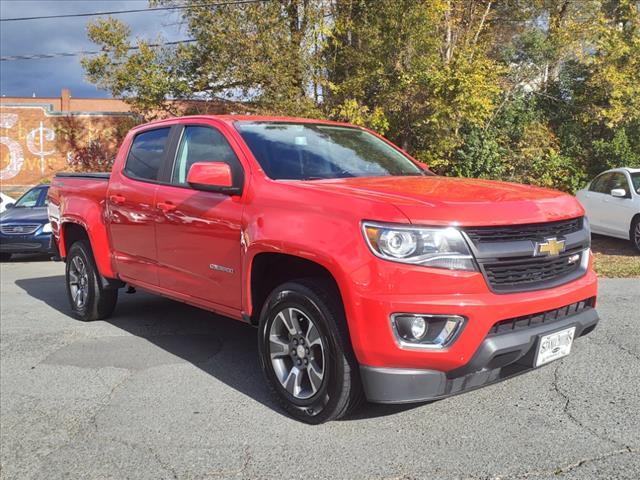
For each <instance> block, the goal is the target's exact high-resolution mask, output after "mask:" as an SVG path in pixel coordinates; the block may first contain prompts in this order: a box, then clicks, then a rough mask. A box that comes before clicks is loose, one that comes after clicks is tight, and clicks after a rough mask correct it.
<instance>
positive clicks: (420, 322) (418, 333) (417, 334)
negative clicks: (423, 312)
mask: <svg viewBox="0 0 640 480" xmlns="http://www.w3.org/2000/svg"><path fill="white" fill-rule="evenodd" d="M425 333H427V322H425V321H424V318H422V317H414V318H413V320H412V321H411V335H412V336H413V338H415V339H416V340H420V339H421V338H422V337H423V336H424V334H425Z"/></svg>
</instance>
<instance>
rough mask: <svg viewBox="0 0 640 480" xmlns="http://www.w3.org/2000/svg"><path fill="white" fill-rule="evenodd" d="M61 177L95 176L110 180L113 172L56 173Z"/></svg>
mask: <svg viewBox="0 0 640 480" xmlns="http://www.w3.org/2000/svg"><path fill="white" fill-rule="evenodd" d="M55 176H56V177H60V178H95V179H99V180H109V178H110V177H111V173H109V172H86V173H78V172H60V173H57V174H56V175H55Z"/></svg>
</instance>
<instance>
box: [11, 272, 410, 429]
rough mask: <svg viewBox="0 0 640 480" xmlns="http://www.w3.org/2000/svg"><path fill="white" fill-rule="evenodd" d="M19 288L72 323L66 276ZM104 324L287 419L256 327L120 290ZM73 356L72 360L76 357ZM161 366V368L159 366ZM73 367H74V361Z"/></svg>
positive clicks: (384, 408) (123, 361) (370, 407)
mask: <svg viewBox="0 0 640 480" xmlns="http://www.w3.org/2000/svg"><path fill="white" fill-rule="evenodd" d="M15 283H16V285H17V286H18V287H20V288H21V289H23V290H24V291H25V292H27V294H28V295H29V296H31V297H33V298H35V299H38V300H40V301H42V302H44V303H46V304H47V305H49V306H50V307H52V308H53V309H55V310H57V311H58V312H60V313H62V314H64V315H66V316H68V317H69V318H70V319H73V317H72V316H71V315H70V310H69V305H68V301H67V295H66V291H65V287H64V285H65V281H64V276H62V275H57V276H50V277H41V278H30V279H21V280H16V282H15ZM74 320H75V319H74ZM75 321H78V322H79V323H83V322H81V321H79V320H75ZM103 322H106V323H109V324H110V325H113V326H114V327H117V328H119V329H121V330H124V331H126V332H128V333H130V334H131V335H133V336H135V337H138V338H140V339H143V340H146V341H148V342H150V344H152V345H154V346H155V347H157V348H159V349H161V351H164V352H161V351H160V352H159V353H164V355H165V357H164V358H165V359H166V353H168V354H170V355H173V356H175V357H178V358H179V359H182V360H184V361H186V362H189V363H191V364H193V365H195V366H196V367H198V368H200V369H201V370H202V371H204V372H206V373H208V374H209V375H211V376H212V377H214V378H216V379H217V380H219V381H221V382H224V383H225V384H226V385H228V386H229V387H231V388H233V389H235V390H237V391H239V392H240V393H242V394H244V395H246V396H248V397H250V398H252V399H254V400H256V401H258V402H260V403H261V404H263V405H265V406H266V407H268V408H270V409H272V410H275V411H277V412H278V413H280V414H282V415H285V414H284V413H283V411H282V410H281V409H280V408H279V406H278V404H277V402H276V401H275V399H274V398H273V397H272V396H271V394H270V393H269V391H268V389H267V386H266V383H265V380H264V378H263V376H262V372H261V371H260V366H259V363H258V352H257V339H256V329H255V328H254V327H252V326H250V325H247V324H244V323H242V322H238V321H235V320H232V319H228V318H225V317H222V316H219V315H215V314H213V313H210V312H207V311H204V310H201V309H198V308H195V307H191V306H189V305H186V304H183V303H180V302H176V301H173V300H169V299H166V298H163V297H160V296H156V295H152V294H150V293H146V292H143V291H140V290H138V292H136V293H135V294H132V295H127V294H125V293H124V290H121V291H120V296H119V298H118V304H117V306H116V309H115V311H114V313H113V315H112V317H111V318H109V319H107V320H103ZM96 323H100V322H96ZM127 338H129V339H130V338H131V337H127V336H123V337H122V340H121V339H119V338H116V339H115V342H118V341H122V342H126V339H127ZM111 339H112V338H111ZM102 345H103V348H105V349H106V348H108V349H113V348H117V343H114V342H113V341H112V342H110V343H104V344H102ZM130 347H131V345H130V343H127V345H126V346H124V349H127V348H129V349H130ZM88 348H97V349H98V350H97V351H96V352H95V355H96V356H101V357H102V359H103V360H102V361H103V362H104V361H106V362H107V363H108V362H109V361H112V362H114V364H104V363H103V364H101V365H100V366H116V367H119V368H130V369H132V370H135V369H140V368H143V367H141V361H140V359H139V358H137V357H136V358H132V359H131V360H129V361H130V362H131V364H130V365H127V358H126V355H125V356H124V357H122V356H118V355H117V354H114V353H113V352H100V351H99V348H100V344H97V345H96V344H94V345H91V346H89V347H88ZM147 351H148V349H147ZM147 354H148V356H149V357H150V358H149V359H148V360H147V362H151V363H150V364H147V365H146V366H147V367H151V366H154V365H153V362H154V355H153V353H151V354H149V352H147ZM69 355H71V356H73V351H71V352H69ZM105 359H106V360H105ZM158 362H159V364H161V361H160V360H158ZM142 363H143V364H144V363H145V362H144V361H142ZM175 363H177V362H175ZM71 364H74V363H73V360H71ZM418 406H420V404H409V405H377V404H367V405H364V406H363V407H361V408H360V409H359V410H358V411H357V412H355V413H354V414H352V415H350V416H349V417H347V418H345V419H344V420H347V421H348V420H361V419H367V418H375V417H382V416H386V415H392V414H395V413H398V412H402V411H406V410H409V409H412V408H416V407H418Z"/></svg>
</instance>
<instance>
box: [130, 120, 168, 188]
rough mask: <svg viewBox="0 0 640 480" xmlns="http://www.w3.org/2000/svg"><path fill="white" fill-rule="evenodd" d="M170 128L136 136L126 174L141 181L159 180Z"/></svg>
mask: <svg viewBox="0 0 640 480" xmlns="http://www.w3.org/2000/svg"><path fill="white" fill-rule="evenodd" d="M170 130H171V129H170V128H158V129H156V130H149V131H147V132H142V133H139V134H138V135H136V138H134V139H133V144H132V145H131V150H129V156H128V157H127V164H126V165H125V168H124V172H125V173H126V174H127V175H128V176H130V177H133V178H136V179H139V180H152V181H157V180H158V174H159V172H160V167H161V165H162V158H163V156H164V151H165V147H166V145H167V139H168V138H169V132H170Z"/></svg>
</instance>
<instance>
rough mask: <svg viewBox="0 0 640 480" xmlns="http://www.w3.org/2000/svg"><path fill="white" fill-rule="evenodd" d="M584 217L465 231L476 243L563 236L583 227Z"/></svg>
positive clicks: (467, 229) (533, 239) (474, 228)
mask: <svg viewBox="0 0 640 480" xmlns="http://www.w3.org/2000/svg"><path fill="white" fill-rule="evenodd" d="M582 223H583V222H582V217H579V218H572V219H571V220H561V221H559V222H549V223H530V224H526V225H510V226H505V227H471V228H465V229H464V231H465V233H466V234H467V235H468V236H469V238H470V239H471V241H472V242H473V243H475V244H478V243H488V242H514V241H519V240H531V241H533V242H535V241H537V240H542V239H544V238H551V237H556V238H557V237H561V236H563V235H568V234H570V233H573V232H577V231H579V230H581V229H582Z"/></svg>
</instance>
